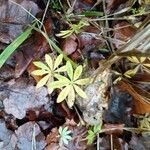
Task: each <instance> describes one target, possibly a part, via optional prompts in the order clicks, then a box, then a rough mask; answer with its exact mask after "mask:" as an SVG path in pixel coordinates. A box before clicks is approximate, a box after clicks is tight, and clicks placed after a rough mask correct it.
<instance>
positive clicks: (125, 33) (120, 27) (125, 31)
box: [114, 21, 136, 48]
mask: <svg viewBox="0 0 150 150" xmlns="http://www.w3.org/2000/svg"><path fill="white" fill-rule="evenodd" d="M135 32H136V28H135V27H134V26H133V25H132V24H129V23H128V22H126V21H122V22H120V23H118V24H116V25H115V26H114V40H116V41H115V42H114V44H115V46H116V47H117V48H120V47H122V46H123V45H124V44H125V43H126V42H127V41H128V40H129V39H130V38H131V37H132V36H133V35H134V34H135Z"/></svg>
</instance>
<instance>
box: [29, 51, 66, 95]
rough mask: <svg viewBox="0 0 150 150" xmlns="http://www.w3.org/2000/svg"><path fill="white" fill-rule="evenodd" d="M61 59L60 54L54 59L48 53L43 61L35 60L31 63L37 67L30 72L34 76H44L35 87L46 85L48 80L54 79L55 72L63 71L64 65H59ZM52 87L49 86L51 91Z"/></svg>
mask: <svg viewBox="0 0 150 150" xmlns="http://www.w3.org/2000/svg"><path fill="white" fill-rule="evenodd" d="M62 60H63V55H62V54H60V55H59V56H58V57H57V58H56V60H55V61H54V60H53V59H52V58H51V56H50V55H48V54H46V55H45V63H43V62H41V61H36V62H34V63H33V64H34V65H35V66H36V67H38V68H39V69H37V70H34V71H33V72H32V73H31V74H32V75H36V76H44V77H43V78H42V79H41V80H40V81H39V82H38V83H37V85H36V87H37V88H40V87H42V86H44V85H47V84H48V83H50V82H53V81H54V77H55V74H57V73H59V72H64V71H65V70H66V69H65V66H62V67H59V66H60V64H61V62H62ZM52 91H53V89H50V88H49V92H50V93H51V92H52Z"/></svg>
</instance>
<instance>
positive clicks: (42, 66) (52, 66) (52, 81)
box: [31, 54, 90, 108]
mask: <svg viewBox="0 0 150 150" xmlns="http://www.w3.org/2000/svg"><path fill="white" fill-rule="evenodd" d="M62 59H63V55H62V54H61V55H59V56H58V57H57V58H56V60H55V61H54V60H53V59H52V58H51V57H50V56H49V55H48V54H46V55H45V63H43V62H40V61H37V62H34V65H35V66H37V67H38V68H39V69H37V70H34V71H33V72H32V73H31V74H32V75H38V76H43V78H42V79H41V80H40V81H39V82H38V83H37V86H36V87H37V88H40V87H42V86H44V85H47V87H48V90H49V93H51V92H52V91H53V90H54V89H61V92H60V94H59V95H58V97H57V103H60V102H62V101H64V100H65V99H66V98H67V99H66V102H67V104H68V106H69V107H70V108H71V107H72V106H73V104H74V102H75V98H76V94H77V95H79V96H80V97H82V98H87V95H86V93H85V92H84V91H83V90H82V89H81V86H83V85H86V84H87V83H88V82H89V81H90V79H89V78H85V79H80V76H81V74H82V71H83V67H82V65H79V66H78V67H77V68H76V69H74V68H73V66H72V64H71V63H70V61H67V63H66V65H65V66H61V67H60V64H61V62H62ZM60 73H63V75H61V74H60ZM65 74H66V75H67V77H66V76H65Z"/></svg>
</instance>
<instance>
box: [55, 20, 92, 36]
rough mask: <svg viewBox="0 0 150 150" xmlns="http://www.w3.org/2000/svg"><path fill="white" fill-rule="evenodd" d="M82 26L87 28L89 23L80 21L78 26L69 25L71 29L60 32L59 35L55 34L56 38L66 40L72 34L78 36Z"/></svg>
mask: <svg viewBox="0 0 150 150" xmlns="http://www.w3.org/2000/svg"><path fill="white" fill-rule="evenodd" d="M84 26H89V23H88V22H87V21H85V20H81V21H80V22H79V23H78V24H71V28H70V29H68V30H64V31H60V33H59V34H57V36H58V37H62V38H67V37H69V36H70V35H72V34H73V33H75V34H79V33H80V30H81V28H83V27H84Z"/></svg>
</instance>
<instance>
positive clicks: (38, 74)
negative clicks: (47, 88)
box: [31, 69, 50, 76]
mask: <svg viewBox="0 0 150 150" xmlns="http://www.w3.org/2000/svg"><path fill="white" fill-rule="evenodd" d="M48 73H50V72H48V71H47V70H42V69H40V70H34V71H32V72H31V74H32V75H36V76H42V75H45V74H48Z"/></svg>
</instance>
